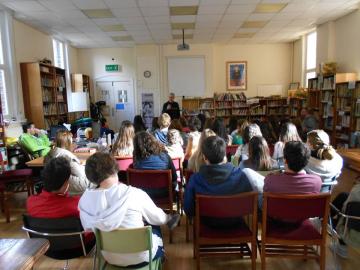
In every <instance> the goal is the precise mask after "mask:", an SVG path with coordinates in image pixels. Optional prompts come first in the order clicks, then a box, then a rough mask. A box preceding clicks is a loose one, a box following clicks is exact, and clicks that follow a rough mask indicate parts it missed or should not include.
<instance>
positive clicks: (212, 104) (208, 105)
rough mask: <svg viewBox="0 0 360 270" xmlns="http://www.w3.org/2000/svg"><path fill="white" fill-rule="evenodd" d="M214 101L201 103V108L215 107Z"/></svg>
mask: <svg viewBox="0 0 360 270" xmlns="http://www.w3.org/2000/svg"><path fill="white" fill-rule="evenodd" d="M213 108H214V103H213V102H212V101H205V102H203V103H201V104H200V109H213Z"/></svg>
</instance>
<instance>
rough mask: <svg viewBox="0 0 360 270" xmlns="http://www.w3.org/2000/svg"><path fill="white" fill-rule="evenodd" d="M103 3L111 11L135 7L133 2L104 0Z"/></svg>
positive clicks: (130, 0)
mask: <svg viewBox="0 0 360 270" xmlns="http://www.w3.org/2000/svg"><path fill="white" fill-rule="evenodd" d="M104 2H105V4H106V5H107V6H108V7H109V8H111V9H113V8H129V7H131V8H135V7H137V5H136V1H135V0H104Z"/></svg>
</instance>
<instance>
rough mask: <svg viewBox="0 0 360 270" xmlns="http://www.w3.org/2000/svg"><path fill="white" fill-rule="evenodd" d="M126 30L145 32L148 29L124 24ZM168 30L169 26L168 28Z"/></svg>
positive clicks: (144, 26) (141, 25)
mask: <svg viewBox="0 0 360 270" xmlns="http://www.w3.org/2000/svg"><path fill="white" fill-rule="evenodd" d="M124 26H125V28H126V30H128V31H147V30H148V28H147V26H146V25H143V24H124ZM169 28H170V26H169Z"/></svg>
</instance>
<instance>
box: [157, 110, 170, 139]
mask: <svg viewBox="0 0 360 270" xmlns="http://www.w3.org/2000/svg"><path fill="white" fill-rule="evenodd" d="M158 124H159V126H160V128H159V129H157V130H155V132H154V136H155V138H156V139H157V140H158V141H159V142H161V143H162V144H164V145H167V143H168V141H167V137H166V136H167V133H168V130H169V126H170V124H171V118H170V115H168V114H167V113H163V114H161V115H160V117H159V120H158Z"/></svg>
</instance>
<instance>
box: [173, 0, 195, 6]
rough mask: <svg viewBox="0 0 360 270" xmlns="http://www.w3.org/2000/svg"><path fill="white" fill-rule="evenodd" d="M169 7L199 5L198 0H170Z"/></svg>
mask: <svg viewBox="0 0 360 270" xmlns="http://www.w3.org/2000/svg"><path fill="white" fill-rule="evenodd" d="M169 3H170V6H171V7H176V6H197V5H199V0H170V1H169Z"/></svg>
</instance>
